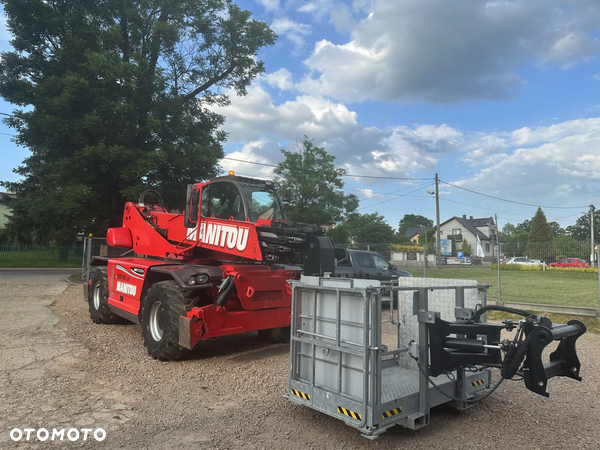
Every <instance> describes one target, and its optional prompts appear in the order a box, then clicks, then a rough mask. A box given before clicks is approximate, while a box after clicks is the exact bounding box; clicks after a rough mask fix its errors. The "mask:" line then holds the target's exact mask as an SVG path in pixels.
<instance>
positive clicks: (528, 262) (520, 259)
mask: <svg viewBox="0 0 600 450" xmlns="http://www.w3.org/2000/svg"><path fill="white" fill-rule="evenodd" d="M504 264H522V265H525V266H536V265H538V264H542V262H541V261H540V260H539V259H531V258H525V257H524V256H516V257H513V258H508V259H507V260H506V261H504Z"/></svg>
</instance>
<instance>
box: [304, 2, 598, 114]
mask: <svg viewBox="0 0 600 450" xmlns="http://www.w3.org/2000/svg"><path fill="white" fill-rule="evenodd" d="M366 7H367V9H368V12H369V14H368V16H367V17H366V18H364V19H363V20H361V21H360V22H359V23H358V24H356V25H355V26H354V28H353V30H352V32H351V40H349V41H348V42H346V43H343V44H334V43H332V42H330V41H327V40H322V41H319V42H317V43H316V44H315V47H314V50H313V52H312V54H311V55H310V57H309V58H307V59H306V60H305V64H306V66H307V68H308V69H309V70H310V73H309V74H308V75H307V76H306V78H305V79H304V80H303V81H302V82H301V83H300V84H299V88H300V89H302V90H303V91H304V92H306V93H309V94H312V95H327V96H329V97H332V98H336V99H341V100H344V101H349V102H350V101H352V102H355V101H364V100H367V99H379V100H394V99H402V100H405V101H416V100H425V101H429V102H437V103H440V102H441V103H444V102H454V101H461V100H468V99H482V98H485V99H500V98H506V97H509V96H511V95H512V93H513V91H514V89H515V88H517V87H519V86H520V85H522V84H523V83H524V80H523V79H522V78H521V77H520V75H519V73H518V69H520V68H521V67H524V66H525V64H526V62H528V61H530V60H533V61H538V62H540V63H547V64H556V65H558V66H560V67H561V68H564V69H567V68H569V67H572V66H573V65H574V64H576V63H577V62H579V61H582V60H586V59H589V58H590V57H592V56H593V55H595V54H597V53H598V52H599V51H600V45H599V43H598V41H597V40H596V39H594V38H593V37H591V35H590V33H591V32H593V31H595V30H597V29H598V23H597V21H594V20H593V19H592V18H590V17H598V15H600V5H599V4H598V3H597V2H596V1H595V0H581V1H578V2H572V1H570V0H514V1H510V2H509V1H488V2H485V1H482V2H473V1H470V0H455V1H452V2H439V1H438V0H403V1H401V2H400V1H394V2H392V1H389V0H372V2H370V3H369V4H368V5H367V6H366ZM339 8H340V9H338V10H336V11H338V12H337V14H338V15H337V16H332V21H333V22H334V25H335V26H336V28H340V29H343V28H344V21H345V20H350V13H349V12H348V9H347V8H345V7H339ZM344 8H345V9H344ZM355 8H356V6H355Z"/></svg>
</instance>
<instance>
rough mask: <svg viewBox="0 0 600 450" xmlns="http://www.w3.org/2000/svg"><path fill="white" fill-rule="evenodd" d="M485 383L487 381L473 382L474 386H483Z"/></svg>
mask: <svg viewBox="0 0 600 450" xmlns="http://www.w3.org/2000/svg"><path fill="white" fill-rule="evenodd" d="M483 383H485V380H477V381H471V384H472V385H473V386H481V385H482V384H483Z"/></svg>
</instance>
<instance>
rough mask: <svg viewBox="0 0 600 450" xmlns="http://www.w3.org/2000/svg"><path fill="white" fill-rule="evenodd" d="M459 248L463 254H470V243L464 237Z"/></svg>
mask: <svg viewBox="0 0 600 450" xmlns="http://www.w3.org/2000/svg"><path fill="white" fill-rule="evenodd" d="M461 250H462V252H463V255H464V256H471V244H469V243H468V242H467V240H466V239H463V241H462V244H461Z"/></svg>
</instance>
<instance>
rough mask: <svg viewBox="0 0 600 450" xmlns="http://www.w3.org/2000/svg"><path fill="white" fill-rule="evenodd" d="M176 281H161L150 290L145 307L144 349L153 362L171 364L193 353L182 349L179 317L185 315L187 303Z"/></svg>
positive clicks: (144, 303)
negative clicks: (169, 362) (158, 361)
mask: <svg viewBox="0 0 600 450" xmlns="http://www.w3.org/2000/svg"><path fill="white" fill-rule="evenodd" d="M184 292H185V291H184V290H183V289H181V288H180V287H179V286H178V285H177V283H176V282H175V281H161V282H159V283H156V284H154V285H153V286H151V287H150V289H148V293H147V294H146V297H145V298H144V301H143V304H142V310H141V313H140V316H141V322H140V323H141V325H142V335H143V337H144V345H145V346H146V348H147V349H148V353H149V354H150V356H152V357H153V358H154V359H158V360H160V361H172V360H175V359H181V358H183V357H184V356H186V355H187V354H188V353H189V352H190V350H189V349H187V348H184V347H182V346H180V345H179V317H180V316H185V315H186V306H187V303H188V302H187V301H186V300H187V299H186V298H185V296H184Z"/></svg>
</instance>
